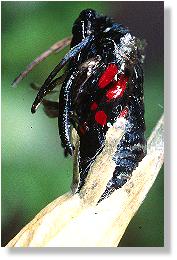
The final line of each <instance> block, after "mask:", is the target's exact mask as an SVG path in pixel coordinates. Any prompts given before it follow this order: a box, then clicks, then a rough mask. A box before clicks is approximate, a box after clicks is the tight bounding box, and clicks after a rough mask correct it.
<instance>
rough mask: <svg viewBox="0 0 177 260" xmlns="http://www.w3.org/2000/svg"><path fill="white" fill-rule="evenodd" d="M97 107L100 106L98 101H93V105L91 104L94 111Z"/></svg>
mask: <svg viewBox="0 0 177 260" xmlns="http://www.w3.org/2000/svg"><path fill="white" fill-rule="evenodd" d="M97 107H98V104H97V103H96V102H93V103H92V104H91V106H90V109H91V110H92V111H94V110H96V109H97Z"/></svg>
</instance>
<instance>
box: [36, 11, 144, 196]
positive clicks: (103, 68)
mask: <svg viewBox="0 0 177 260" xmlns="http://www.w3.org/2000/svg"><path fill="white" fill-rule="evenodd" d="M72 33H73V37H72V41H71V49H70V51H69V52H68V53H67V54H66V55H65V57H64V58H63V59H62V60H61V62H60V63H59V64H58V65H57V66H56V67H55V68H54V70H53V71H52V72H51V73H50V75H49V76H48V78H47V79H46V80H45V82H44V84H43V85H42V87H41V88H40V90H39V92H38V94H37V97H36V99H35V101H34V103H33V105H32V108H31V111H32V113H34V112H35V111H36V109H37V107H38V106H39V105H40V103H41V102H43V105H44V107H45V111H46V113H47V114H48V115H49V116H52V117H55V116H57V117H58V125H59V135H60V138H61V143H62V145H63V147H64V150H65V154H70V155H72V154H73V149H74V147H73V145H72V142H71V130H72V127H74V128H75V129H76V130H77V133H78V135H79V137H80V147H79V161H78V164H79V165H78V166H79V173H80V182H79V188H78V192H79V190H80V189H81V188H82V186H83V185H84V182H85V179H86V176H87V174H88V171H89V169H90V167H91V165H92V164H93V163H94V160H95V158H96V157H97V155H98V154H100V153H101V152H102V150H103V147H104V144H105V138H106V132H107V130H108V128H109V127H110V126H111V125H113V124H114V123H115V122H117V120H118V119H120V118H124V119H125V120H126V121H125V122H126V123H125V133H124V135H123V137H122V139H121V141H120V143H119V144H118V145H117V151H116V153H115V155H114V157H113V160H114V161H115V162H116V167H115V169H114V172H113V174H112V178H111V179H110V181H109V182H108V184H107V187H106V189H105V192H104V193H103V194H102V196H101V198H100V200H102V199H104V198H105V197H107V196H109V195H110V194H111V193H112V192H113V191H114V190H115V189H118V188H120V187H122V186H123V185H124V183H126V181H127V180H128V179H129V178H130V177H131V174H132V171H133V170H134V169H135V168H136V167H137V166H138V163H139V162H140V161H141V160H142V159H143V157H144V156H145V154H146V140H145V136H144V132H145V122H144V102H143V68H142V65H143V58H144V55H143V47H142V43H141V41H140V40H139V39H137V38H136V37H134V36H132V35H131V33H130V32H129V30H128V29H126V28H124V27H123V26H122V25H121V24H118V23H115V22H113V21H112V19H110V18H109V17H107V16H103V15H99V14H97V12H96V11H94V10H91V9H87V10H83V11H82V12H81V13H80V15H79V17H78V18H77V20H76V21H75V23H74V25H73V28H72ZM66 63H68V66H67V67H66V71H65V73H64V75H62V76H60V77H58V78H55V77H56V75H57V74H58V73H59V71H60V70H61V69H62V68H63V67H64V66H65V65H66ZM57 84H62V86H61V91H60V95H59V103H56V102H52V101H47V100H45V99H44V97H45V96H46V95H47V94H48V93H49V92H50V91H52V90H53V89H54V88H55V86H56V85H57ZM103 178H104V176H103Z"/></svg>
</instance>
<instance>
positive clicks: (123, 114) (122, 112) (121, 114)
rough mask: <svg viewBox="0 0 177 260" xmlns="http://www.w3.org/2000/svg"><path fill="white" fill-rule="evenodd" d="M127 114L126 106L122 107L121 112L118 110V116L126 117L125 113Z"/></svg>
mask: <svg viewBox="0 0 177 260" xmlns="http://www.w3.org/2000/svg"><path fill="white" fill-rule="evenodd" d="M127 114H128V108H127V107H126V108H124V109H123V110H122V111H121V112H120V115H119V118H120V117H126V115H127Z"/></svg>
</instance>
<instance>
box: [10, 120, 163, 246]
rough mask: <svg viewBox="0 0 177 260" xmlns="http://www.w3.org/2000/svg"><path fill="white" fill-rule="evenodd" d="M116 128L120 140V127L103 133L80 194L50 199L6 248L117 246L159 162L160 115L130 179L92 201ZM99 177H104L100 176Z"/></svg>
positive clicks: (101, 185) (101, 182)
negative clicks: (104, 136) (104, 140)
mask: <svg viewBox="0 0 177 260" xmlns="http://www.w3.org/2000/svg"><path fill="white" fill-rule="evenodd" d="M116 131H118V132H119V137H120V138H121V136H122V134H123V130H122V129H117V130H115V129H112V130H111V129H110V132H109V131H108V136H107V137H108V138H107V140H108V141H107V144H106V145H105V148H104V152H103V153H101V155H100V156H101V157H100V158H99V160H96V162H95V163H94V166H93V167H92V169H91V171H90V172H89V175H88V178H87V181H86V185H85V186H84V187H83V189H82V190H81V192H80V193H79V194H78V193H77V194H72V193H71V192H70V193H67V194H65V195H63V196H61V197H59V198H58V199H56V200H54V201H53V202H52V203H50V204H49V205H48V206H47V207H46V208H44V209H43V210H42V211H41V212H40V213H39V214H38V215H37V216H36V217H35V218H34V219H33V220H32V221H31V222H30V223H29V224H28V225H26V226H25V227H24V228H23V229H22V230H21V231H20V232H19V233H18V234H17V236H16V237H14V238H13V239H12V240H11V241H10V242H9V244H8V245H7V246H8V247H32V246H34V247H37V246H39V247H50V246H54V247H66V246H67V247H70V246H72V247H76V246H77V247H89V246H90V247H116V246H117V245H118V243H119V241H120V239H121V238H122V236H123V234H124V232H125V230H126V228H127V226H128V224H129V222H130V221H131V219H132V217H133V216H134V215H135V213H136V212H137V210H138V208H139V207H140V205H141V204H142V203H143V201H144V199H145V197H146V195H147V193H148V191H149V189H150V188H151V187H152V185H153V183H154V181H155V179H156V177H157V175H158V172H159V170H160V168H161V166H162V164H163V158H164V139H163V116H162V117H161V119H160V120H159V122H158V123H157V125H156V127H155V129H154V130H153V132H152V134H151V136H150V138H149V140H148V151H147V155H146V157H145V158H144V159H143V160H142V162H141V163H140V164H139V166H138V168H137V169H136V170H135V171H134V172H133V176H132V178H131V179H130V181H128V182H127V183H126V184H125V185H124V186H123V187H122V188H121V189H119V190H117V191H115V192H114V193H113V194H112V195H111V196H110V197H109V198H108V199H105V200H103V201H102V202H100V203H99V204H97V201H98V199H99V196H100V194H102V191H103V189H104V187H105V184H106V183H107V180H109V178H110V174H111V170H112V169H111V167H114V165H111V164H112V160H110V158H112V154H113V153H114V151H115V148H116V143H115V142H114V137H115V136H117V134H118V132H116ZM108 151H109V152H108ZM108 155H109V156H108ZM100 163H101V164H100ZM109 166H110V167H109ZM110 169H111V170H110ZM102 174H104V175H102ZM100 176H101V177H100ZM102 176H104V177H105V180H102V179H103V178H102Z"/></svg>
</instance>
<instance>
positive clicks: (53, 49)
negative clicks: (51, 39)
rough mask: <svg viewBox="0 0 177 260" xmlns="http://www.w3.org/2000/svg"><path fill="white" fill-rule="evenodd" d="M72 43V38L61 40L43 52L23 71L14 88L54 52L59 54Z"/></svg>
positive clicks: (14, 83)
mask: <svg viewBox="0 0 177 260" xmlns="http://www.w3.org/2000/svg"><path fill="white" fill-rule="evenodd" d="M70 43H71V37H70V38H65V39H63V40H60V41H58V42H56V43H55V44H53V45H52V46H51V47H50V48H49V49H48V50H46V51H45V52H43V53H42V54H41V55H40V56H38V57H37V58H36V59H35V60H34V61H32V62H31V63H30V64H29V65H28V66H27V67H26V69H25V70H24V71H22V72H21V73H20V74H19V75H18V76H17V77H16V78H15V80H14V81H13V82H12V86H14V87H15V86H16V85H17V84H18V83H19V82H20V81H21V80H22V79H24V78H25V77H26V76H27V75H28V74H29V72H30V71H32V70H33V68H34V67H35V66H36V65H38V64H39V63H40V62H42V61H43V60H45V59H46V58H47V57H48V56H49V55H51V54H52V53H53V52H59V51H61V50H62V49H63V48H64V47H66V46H68V45H69V44H70Z"/></svg>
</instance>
